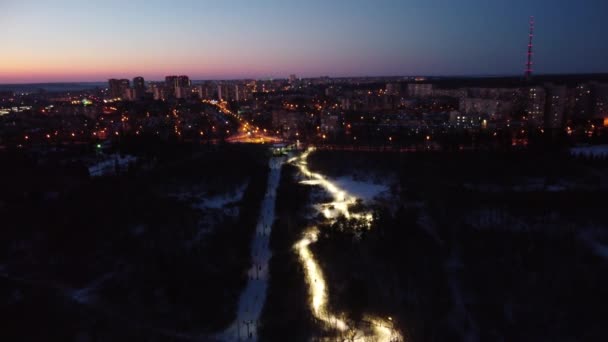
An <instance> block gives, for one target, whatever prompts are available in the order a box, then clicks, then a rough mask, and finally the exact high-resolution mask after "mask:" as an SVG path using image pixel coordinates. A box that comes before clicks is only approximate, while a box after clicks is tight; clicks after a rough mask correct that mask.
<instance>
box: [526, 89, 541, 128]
mask: <svg viewBox="0 0 608 342" xmlns="http://www.w3.org/2000/svg"><path fill="white" fill-rule="evenodd" d="M545 100H546V93H545V88H543V87H531V88H530V89H529V90H528V96H527V105H526V114H527V116H528V121H529V122H530V123H531V124H533V125H536V126H542V125H543V123H544V121H545Z"/></svg>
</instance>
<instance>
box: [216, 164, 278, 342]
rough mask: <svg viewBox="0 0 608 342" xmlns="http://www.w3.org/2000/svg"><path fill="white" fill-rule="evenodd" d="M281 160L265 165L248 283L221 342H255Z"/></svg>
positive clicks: (266, 276)
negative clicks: (263, 193) (264, 184)
mask: <svg viewBox="0 0 608 342" xmlns="http://www.w3.org/2000/svg"><path fill="white" fill-rule="evenodd" d="M284 162H285V158H283V157H280V158H271V159H270V162H269V167H270V173H269V175H268V188H267V189H266V196H265V197H264V201H263V202H262V209H261V212H260V218H259V221H258V224H257V227H256V232H255V238H254V239H253V241H252V243H251V252H252V256H251V258H252V262H253V265H252V267H251V269H249V271H248V275H249V281H248V282H247V287H246V288H245V290H244V291H243V293H242V294H241V297H240V299H239V306H238V310H237V317H236V320H235V321H234V322H233V323H232V324H231V325H230V326H229V327H228V329H226V330H225V331H224V332H222V333H220V334H219V335H218V336H217V338H218V339H220V340H222V341H240V340H247V341H256V340H257V325H258V319H259V317H260V313H261V312H262V308H263V307H264V301H265V300H266V288H267V287H268V261H269V260H270V257H271V253H270V248H269V246H268V245H269V241H270V232H271V230H272V224H273V223H274V209H275V203H276V193H277V188H278V186H279V180H280V178H281V166H282V165H283V163H284Z"/></svg>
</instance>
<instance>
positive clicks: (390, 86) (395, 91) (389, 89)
mask: <svg viewBox="0 0 608 342" xmlns="http://www.w3.org/2000/svg"><path fill="white" fill-rule="evenodd" d="M385 90H386V95H399V94H401V84H399V83H387V84H386V88H385Z"/></svg>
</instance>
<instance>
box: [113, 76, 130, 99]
mask: <svg viewBox="0 0 608 342" xmlns="http://www.w3.org/2000/svg"><path fill="white" fill-rule="evenodd" d="M108 87H109V89H110V97H112V98H113V99H117V98H122V97H123V96H124V93H125V90H126V89H128V88H129V80H127V79H120V80H119V79H115V78H112V79H109V80H108Z"/></svg>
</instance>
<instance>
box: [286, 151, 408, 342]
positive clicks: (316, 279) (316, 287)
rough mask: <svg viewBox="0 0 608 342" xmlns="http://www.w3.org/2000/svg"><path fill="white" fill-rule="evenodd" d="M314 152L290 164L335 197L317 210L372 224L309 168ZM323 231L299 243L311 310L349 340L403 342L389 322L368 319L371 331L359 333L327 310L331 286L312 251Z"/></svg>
mask: <svg viewBox="0 0 608 342" xmlns="http://www.w3.org/2000/svg"><path fill="white" fill-rule="evenodd" d="M312 151H313V149H308V150H307V151H305V152H304V153H302V154H301V155H300V156H299V157H296V158H292V159H290V160H289V163H291V164H293V165H295V166H297V167H298V168H299V169H300V172H302V174H303V175H304V176H305V177H306V178H307V180H304V181H302V183H303V184H309V185H319V186H321V187H322V188H323V189H324V190H326V191H327V192H328V193H329V194H331V195H332V197H333V202H330V203H324V204H320V205H317V206H316V208H317V210H319V211H320V212H322V213H323V215H324V216H325V218H326V219H328V220H334V219H335V218H337V217H339V216H344V217H346V218H359V219H365V220H367V221H368V222H369V223H370V224H371V220H372V215H371V213H363V214H360V213H351V212H350V211H349V209H348V207H349V205H351V204H355V203H356V201H357V198H356V197H354V196H351V195H349V194H348V192H346V191H345V190H343V189H341V188H340V187H338V186H337V185H335V184H334V183H332V182H331V181H329V180H328V179H327V178H326V177H324V176H323V175H321V174H319V173H315V172H311V171H310V169H309V168H308V166H307V162H306V160H307V158H308V156H309V154H310V153H311V152H312ZM318 234H319V230H318V228H316V227H311V228H309V229H308V230H307V231H306V232H305V233H304V235H303V237H302V239H301V240H299V241H298V242H297V243H296V244H295V249H296V251H297V252H298V255H299V256H300V259H301V261H302V263H303V266H304V272H305V274H306V279H307V282H308V286H309V294H310V305H311V309H312V310H311V311H312V313H313V315H314V316H315V318H317V319H318V320H320V321H323V322H324V323H325V324H326V325H327V326H329V327H331V328H332V329H335V330H337V331H339V332H340V333H341V334H342V335H343V336H345V338H346V336H348V340H349V341H361V342H363V341H378V342H401V341H403V337H402V336H401V334H400V333H399V332H398V331H397V330H396V329H395V328H394V327H393V322H392V321H391V320H390V318H388V319H384V318H380V317H373V316H369V315H368V316H366V317H365V321H367V322H368V323H369V325H370V329H367V330H365V331H364V330H359V329H356V328H354V327H349V326H348V324H347V323H346V322H345V321H344V319H342V318H340V316H341V315H339V314H336V313H332V312H330V311H329V309H328V308H327V301H328V298H327V283H326V281H325V278H324V276H323V271H322V270H321V268H320V267H319V264H318V263H317V261H316V260H315V256H314V255H313V253H312V251H311V250H310V245H311V244H313V243H315V242H316V241H317V237H318Z"/></svg>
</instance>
